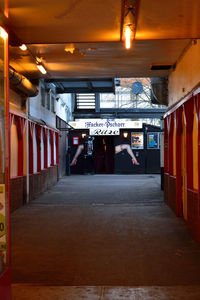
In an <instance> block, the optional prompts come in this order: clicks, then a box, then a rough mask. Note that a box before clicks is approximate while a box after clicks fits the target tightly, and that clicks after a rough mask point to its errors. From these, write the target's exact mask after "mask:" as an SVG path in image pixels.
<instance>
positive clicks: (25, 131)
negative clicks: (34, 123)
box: [23, 124, 27, 175]
mask: <svg viewBox="0 0 200 300" xmlns="http://www.w3.org/2000/svg"><path fill="white" fill-rule="evenodd" d="M26 139H27V130H26V124H25V128H24V145H23V146H24V147H23V150H24V153H23V174H24V175H26V174H27V142H26Z"/></svg>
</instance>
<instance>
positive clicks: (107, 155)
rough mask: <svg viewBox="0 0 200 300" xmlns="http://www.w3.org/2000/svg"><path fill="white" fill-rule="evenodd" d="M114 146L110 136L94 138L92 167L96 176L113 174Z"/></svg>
mask: <svg viewBox="0 0 200 300" xmlns="http://www.w3.org/2000/svg"><path fill="white" fill-rule="evenodd" d="M114 155H115V146H114V138H113V137H112V136H96V137H95V139H94V167H95V173H96V174H113V173H114V167H115V163H114Z"/></svg>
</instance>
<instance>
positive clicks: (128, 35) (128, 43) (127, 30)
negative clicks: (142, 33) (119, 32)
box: [125, 25, 131, 49]
mask: <svg viewBox="0 0 200 300" xmlns="http://www.w3.org/2000/svg"><path fill="white" fill-rule="evenodd" d="M125 48H126V49H130V48H131V28H130V26H129V25H126V26H125Z"/></svg>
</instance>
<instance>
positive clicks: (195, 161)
mask: <svg viewBox="0 0 200 300" xmlns="http://www.w3.org/2000/svg"><path fill="white" fill-rule="evenodd" d="M192 148H193V188H194V189H195V190H198V129H197V116H196V114H194V122H193V147H192Z"/></svg>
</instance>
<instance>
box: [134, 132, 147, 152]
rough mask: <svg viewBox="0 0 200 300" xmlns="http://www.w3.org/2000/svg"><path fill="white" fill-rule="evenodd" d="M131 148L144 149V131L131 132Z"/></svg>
mask: <svg viewBox="0 0 200 300" xmlns="http://www.w3.org/2000/svg"><path fill="white" fill-rule="evenodd" d="M131 148H132V149H144V134H143V132H131Z"/></svg>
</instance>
